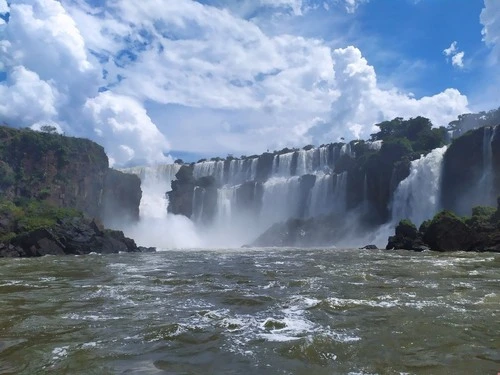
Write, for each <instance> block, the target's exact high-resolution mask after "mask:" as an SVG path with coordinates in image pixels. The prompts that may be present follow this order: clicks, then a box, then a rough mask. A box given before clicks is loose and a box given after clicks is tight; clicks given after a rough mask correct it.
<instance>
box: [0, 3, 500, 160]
mask: <svg viewBox="0 0 500 375" xmlns="http://www.w3.org/2000/svg"><path fill="white" fill-rule="evenodd" d="M499 58H500V2H499V1H497V0H392V1H389V0H238V1H235V0H204V1H201V0H200V1H194V0H163V1H158V0H141V1H140V2H132V1H127V0H61V1H55V0H12V1H9V2H8V3H7V2H6V1H5V0H0V96H1V97H2V98H3V102H2V103H0V121H1V122H5V123H8V124H12V125H13V126H32V127H34V128H36V127H39V126H40V125H42V124H46V123H50V124H53V125H55V126H57V127H58V128H60V129H61V131H64V132H65V133H66V134H70V135H77V136H85V137H88V138H91V139H93V140H95V141H97V142H99V143H101V144H102V145H103V146H104V147H105V149H106V152H107V153H108V155H109V156H110V159H111V162H112V163H114V164H116V165H130V164H140V163H152V162H165V161H168V157H165V155H169V154H170V155H171V156H172V157H174V158H176V157H183V158H186V159H188V160H196V159H198V158H201V157H207V156H216V155H220V156H225V155H226V154H229V153H231V154H234V155H242V154H246V155H249V154H255V153H260V152H263V151H265V150H267V149H278V148H283V147H290V146H301V145H305V144H310V143H312V144H321V143H328V142H334V141H337V140H339V139H340V138H341V137H344V138H346V139H355V138H366V137H367V136H368V135H369V134H370V133H372V132H373V131H374V127H373V125H374V124H375V123H377V122H380V121H383V120H385V119H391V118H393V117H396V116H402V117H413V116H417V115H423V116H427V117H429V118H431V120H432V121H433V122H434V124H435V125H436V126H439V125H446V124H447V123H448V122H449V121H451V120H453V119H455V118H456V116H457V115H458V114H461V113H464V112H469V111H478V110H485V109H492V108H496V107H498V106H500V95H499V94H500V93H499V89H498V87H500V79H499V77H500V74H499V73H500V69H499V68H498V61H499Z"/></svg>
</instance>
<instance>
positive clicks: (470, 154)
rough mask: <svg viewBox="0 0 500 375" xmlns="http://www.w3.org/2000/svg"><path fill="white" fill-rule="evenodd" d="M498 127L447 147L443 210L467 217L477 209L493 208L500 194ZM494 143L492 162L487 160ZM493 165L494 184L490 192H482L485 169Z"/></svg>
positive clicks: (444, 164)
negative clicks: (488, 149) (488, 146)
mask: <svg viewBox="0 0 500 375" xmlns="http://www.w3.org/2000/svg"><path fill="white" fill-rule="evenodd" d="M498 131H499V127H496V128H494V129H492V128H489V127H485V128H480V129H476V130H471V131H469V132H467V133H466V134H464V135H462V136H461V137H459V138H457V139H455V140H454V141H453V143H452V144H451V145H450V147H448V149H447V150H446V153H445V154H444V159H443V172H442V183H441V186H442V187H441V203H442V205H443V208H444V209H446V210H450V211H453V212H456V213H457V214H459V215H468V214H470V210H471V209H472V207H474V206H477V205H489V206H494V205H495V203H496V202H495V200H496V197H497V196H498V195H499V194H500V174H499V171H500V137H499V136H498V135H496V136H495V137H493V138H492V135H493V134H494V132H495V133H496V132H498ZM490 141H491V152H492V155H491V157H492V160H484V157H485V156H488V153H487V152H484V151H485V149H487V144H485V142H490ZM489 163H491V165H492V171H493V179H492V180H493V181H492V182H493V184H492V188H491V190H490V191H487V190H485V189H484V188H482V187H481V186H480V185H481V180H482V179H483V173H484V168H485V166H486V165H488V164H489Z"/></svg>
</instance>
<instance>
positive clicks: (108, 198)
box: [100, 169, 142, 222]
mask: <svg viewBox="0 0 500 375" xmlns="http://www.w3.org/2000/svg"><path fill="white" fill-rule="evenodd" d="M141 197H142V191H141V180H140V178H139V177H138V176H136V175H133V174H128V173H122V172H120V171H117V170H115V169H108V171H107V173H106V175H105V178H104V190H103V198H102V208H101V215H100V217H101V218H102V219H103V220H104V221H106V222H107V221H111V220H113V219H115V218H120V221H122V222H136V221H138V220H139V205H140V203H141Z"/></svg>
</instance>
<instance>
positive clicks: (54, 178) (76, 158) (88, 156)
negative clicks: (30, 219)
mask: <svg viewBox="0 0 500 375" xmlns="http://www.w3.org/2000/svg"><path fill="white" fill-rule="evenodd" d="M132 179H134V177H129V176H128V175H125V174H122V173H120V172H117V171H113V170H110V169H109V167H108V158H107V156H106V154H105V152H104V149H103V148H102V147H101V146H99V145H98V144H96V143H94V142H92V141H90V140H87V139H81V138H72V137H65V136H62V135H59V134H48V133H41V132H35V131H32V130H30V129H12V128H8V127H5V126H1V127H0V194H1V195H2V196H3V197H4V198H6V199H11V200H12V199H16V198H26V199H31V198H34V199H38V200H45V201H48V202H50V203H52V204H54V205H55V206H57V207H70V208H74V209H77V210H80V211H83V212H84V213H86V214H87V215H89V216H90V217H96V218H103V216H104V210H105V209H106V210H107V211H109V209H118V207H120V205H121V204H122V203H124V202H125V205H123V206H121V207H120V212H118V214H121V215H122V214H124V213H126V215H127V216H129V217H130V218H132V219H137V218H138V207H139V203H138V202H139V201H140V195H141V192H140V182H139V181H137V180H138V179H135V180H134V181H132ZM111 198H113V199H112V200H111ZM137 198H139V199H137ZM105 199H110V200H109V202H107V204H105Z"/></svg>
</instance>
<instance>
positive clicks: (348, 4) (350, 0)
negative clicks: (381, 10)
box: [344, 0, 369, 13]
mask: <svg viewBox="0 0 500 375" xmlns="http://www.w3.org/2000/svg"><path fill="white" fill-rule="evenodd" d="M368 1H369V0H344V2H345V9H346V11H347V13H354V12H355V11H356V9H358V7H359V6H360V5H361V4H363V3H367V2H368Z"/></svg>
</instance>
